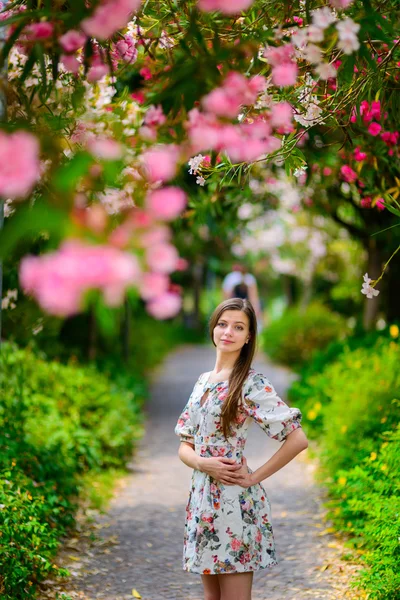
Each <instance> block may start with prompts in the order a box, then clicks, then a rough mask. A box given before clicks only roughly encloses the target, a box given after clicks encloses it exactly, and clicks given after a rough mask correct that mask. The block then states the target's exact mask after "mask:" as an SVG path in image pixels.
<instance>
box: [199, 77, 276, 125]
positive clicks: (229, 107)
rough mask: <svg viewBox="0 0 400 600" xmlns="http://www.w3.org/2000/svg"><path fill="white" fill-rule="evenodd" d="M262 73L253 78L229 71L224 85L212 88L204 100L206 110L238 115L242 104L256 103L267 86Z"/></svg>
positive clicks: (224, 114)
mask: <svg viewBox="0 0 400 600" xmlns="http://www.w3.org/2000/svg"><path fill="white" fill-rule="evenodd" d="M265 85H266V80H265V78H264V77H263V76H262V75H256V76H255V77H252V78H251V79H248V78H247V77H244V76H243V75H241V74H240V73H237V72H236V71H231V72H230V73H228V75H227V77H226V79H225V81H224V82H223V84H222V87H219V88H216V89H214V90H212V92H210V93H209V94H207V96H205V97H204V98H203V100H202V104H203V107H204V109H205V110H206V111H208V112H210V113H213V114H214V115H218V116H226V117H232V118H233V117H236V116H237V115H238V113H239V110H240V107H241V106H242V105H249V104H254V102H255V101H256V99H257V96H258V94H259V93H260V92H261V91H262V90H263V89H264V88H265Z"/></svg>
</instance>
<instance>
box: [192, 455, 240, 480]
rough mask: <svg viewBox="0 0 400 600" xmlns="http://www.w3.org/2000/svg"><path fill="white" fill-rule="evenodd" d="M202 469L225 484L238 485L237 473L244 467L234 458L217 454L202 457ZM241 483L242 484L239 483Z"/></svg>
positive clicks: (200, 465)
mask: <svg viewBox="0 0 400 600" xmlns="http://www.w3.org/2000/svg"><path fill="white" fill-rule="evenodd" d="M199 467H200V469H199V470H200V471H202V472H203V473H207V475H210V477H212V478H213V479H215V480H216V481H220V482H221V483H223V484H225V485H238V479H237V473H238V471H239V470H240V469H242V465H240V464H238V463H237V462H236V460H235V459H234V458H225V457H224V456H216V457H210V458H205V457H202V458H201V459H200V464H199ZM239 485H240V484H239Z"/></svg>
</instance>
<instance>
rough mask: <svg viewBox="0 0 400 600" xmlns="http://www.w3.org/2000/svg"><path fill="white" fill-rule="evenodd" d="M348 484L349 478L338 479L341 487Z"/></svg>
mask: <svg viewBox="0 0 400 600" xmlns="http://www.w3.org/2000/svg"><path fill="white" fill-rule="evenodd" d="M346 483H347V478H346V477H339V479H338V484H339V485H346Z"/></svg>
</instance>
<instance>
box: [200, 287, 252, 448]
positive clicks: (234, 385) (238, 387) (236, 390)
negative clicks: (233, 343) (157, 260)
mask: <svg viewBox="0 0 400 600" xmlns="http://www.w3.org/2000/svg"><path fill="white" fill-rule="evenodd" d="M226 310H242V311H243V312H244V313H245V314H246V315H247V317H248V319H249V333H250V339H249V342H248V344H244V345H243V347H242V349H241V351H240V355H239V356H238V358H237V360H236V362H235V364H234V367H233V370H232V373H231V375H230V377H229V391H228V396H227V398H226V400H225V401H224V403H223V406H222V411H221V419H222V432H223V434H224V436H225V438H228V436H229V435H230V431H231V425H232V423H233V422H234V421H235V419H236V416H237V413H238V406H239V403H240V401H241V397H242V387H243V384H244V382H245V380H246V377H247V376H248V374H249V369H250V367H251V363H252V361H253V357H254V353H255V350H256V342H257V317H256V313H255V311H254V308H253V306H252V304H251V302H249V300H247V299H242V298H229V299H228V300H225V301H224V302H221V304H219V305H218V306H217V308H216V309H215V310H214V312H213V314H212V315H211V318H210V336H211V341H212V343H213V344H214V346H215V345H216V344H215V342H214V335H213V334H214V329H215V327H216V325H217V323H218V321H219V320H220V318H221V315H222V313H223V312H225V311H226Z"/></svg>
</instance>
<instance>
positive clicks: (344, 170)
mask: <svg viewBox="0 0 400 600" xmlns="http://www.w3.org/2000/svg"><path fill="white" fill-rule="evenodd" d="M340 173H341V175H342V177H343V179H344V180H345V181H347V182H348V183H354V182H355V181H356V180H357V177H358V175H357V173H356V172H355V171H353V169H352V168H351V167H349V165H343V166H342V167H341V168H340Z"/></svg>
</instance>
